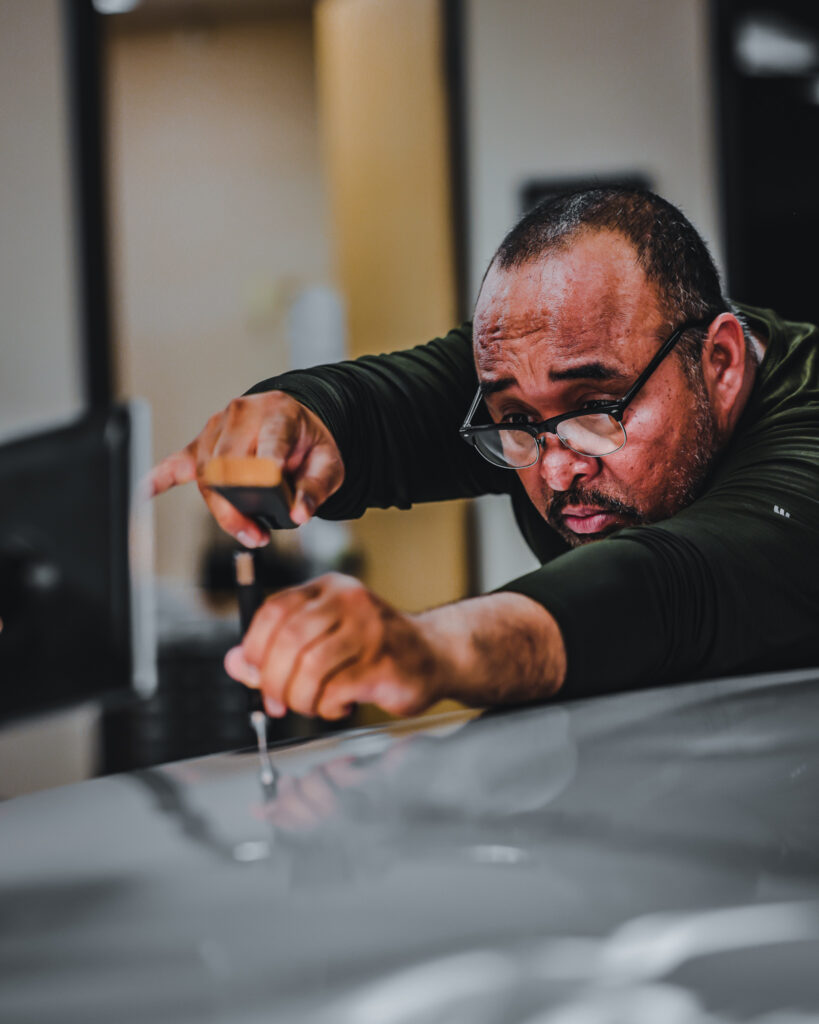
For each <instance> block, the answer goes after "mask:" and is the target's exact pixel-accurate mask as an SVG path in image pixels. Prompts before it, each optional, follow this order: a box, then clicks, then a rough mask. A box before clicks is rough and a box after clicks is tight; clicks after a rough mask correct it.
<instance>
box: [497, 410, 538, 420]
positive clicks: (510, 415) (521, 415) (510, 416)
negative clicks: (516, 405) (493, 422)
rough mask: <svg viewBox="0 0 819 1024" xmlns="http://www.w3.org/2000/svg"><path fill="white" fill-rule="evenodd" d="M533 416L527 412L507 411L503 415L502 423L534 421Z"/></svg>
mask: <svg viewBox="0 0 819 1024" xmlns="http://www.w3.org/2000/svg"><path fill="white" fill-rule="evenodd" d="M532 422H533V420H532V417H531V416H527V415H526V413H525V412H507V413H504V414H503V416H502V417H501V423H532Z"/></svg>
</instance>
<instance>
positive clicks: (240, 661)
mask: <svg viewBox="0 0 819 1024" xmlns="http://www.w3.org/2000/svg"><path fill="white" fill-rule="evenodd" d="M223 664H224V666H225V672H227V674H228V675H229V676H230V678H231V679H235V680H236V682H237V683H244V685H245V686H248V687H250V689H251V690H258V689H259V670H258V668H257V667H256V666H255V665H251V664H250V662H249V661H247V660H246V659H245V652H244V651H243V650H242V648H241V646H237V647H231V649H230V650H229V651H228V652H227V654H226V655H225V658H224V662H223Z"/></svg>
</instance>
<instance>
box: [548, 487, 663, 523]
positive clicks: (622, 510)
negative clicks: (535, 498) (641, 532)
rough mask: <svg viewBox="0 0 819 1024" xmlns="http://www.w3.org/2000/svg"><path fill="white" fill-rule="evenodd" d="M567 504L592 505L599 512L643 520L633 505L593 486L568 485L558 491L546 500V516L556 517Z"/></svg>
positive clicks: (640, 521) (634, 520)
mask: <svg viewBox="0 0 819 1024" xmlns="http://www.w3.org/2000/svg"><path fill="white" fill-rule="evenodd" d="M567 505H593V506H594V507H595V508H599V509H600V510H601V512H611V513H613V514H616V515H619V516H621V517H622V518H624V519H631V520H632V521H633V522H635V523H642V522H643V514H642V513H641V512H640V510H639V509H638V508H637V507H636V506H634V505H629V504H627V503H626V502H625V501H620V499H619V498H612V497H610V496H609V495H608V494H603V492H602V491H596V490H594V489H593V488H585V487H570V488H569V490H568V491H559V492H558V493H557V494H555V495H554V497H553V498H552V499H551V500H550V501H549V502H547V505H546V518H547V519H558V517H559V516H561V515H562V513H563V509H564V508H565V507H566V506H567Z"/></svg>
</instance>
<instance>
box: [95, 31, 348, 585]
mask: <svg viewBox="0 0 819 1024" xmlns="http://www.w3.org/2000/svg"><path fill="white" fill-rule="evenodd" d="M108 53H109V98H110V102H109V125H110V149H111V170H112V200H113V213H114V216H113V231H112V235H113V239H114V265H115V291H116V311H117V314H116V322H117V335H118V355H119V360H118V362H119V383H120V390H121V391H122V392H123V393H125V394H138V395H142V396H144V397H146V398H148V399H149V400H150V402H151V405H152V407H153V414H154V447H155V452H156V454H157V456H159V455H164V454H166V453H167V452H169V451H172V450H174V449H176V448H178V447H180V446H181V445H182V444H184V443H185V442H187V441H188V440H190V439H191V438H192V437H193V436H194V435H195V434H196V433H197V432H198V431H199V429H200V428H201V427H202V426H203V424H204V421H205V419H206V418H207V416H208V415H210V413H212V412H214V411H215V410H217V409H219V408H221V407H222V406H224V405H225V404H226V403H227V402H228V401H229V400H230V399H231V398H232V397H234V396H235V395H237V394H240V393H241V392H243V391H244V390H246V389H247V388H248V387H249V386H250V385H251V384H253V383H255V382H256V381H257V380H259V379H261V378H263V377H267V376H271V375H272V374H274V373H277V372H280V371H282V370H284V369H287V368H288V363H289V352H288V348H287V336H286V315H287V311H288V308H289V305H290V302H291V300H292V298H293V296H294V295H295V294H296V293H297V292H298V291H299V289H300V288H303V287H305V286H307V285H309V284H313V283H316V282H320V281H323V280H325V279H326V278H327V276H328V274H329V255H328V252H329V243H328V240H327V233H326V230H325V204H324V195H323V191H322V178H321V167H320V158H319V151H318V131H317V124H316V100H315V93H314V84H313V83H314V62H313V49H312V25H311V20H310V16H309V13H306V14H305V15H303V16H298V15H289V16H275V17H270V18H267V19H254V20H252V21H247V22H240V21H228V22H218V21H217V22H214V23H212V24H210V26H209V27H207V28H201V27H199V28H191V29H180V28H172V27H171V28H164V29H145V30H139V31H133V30H131V31H129V30H128V29H127V26H126V25H125V19H123V20H122V21H118V22H117V23H116V25H115V27H114V28H113V30H112V32H111V35H110V40H109V46H108ZM156 516H157V565H158V571H159V572H160V574H161V575H164V576H169V577H175V578H176V579H179V580H182V581H186V582H192V581H193V580H194V579H195V576H196V569H197V559H198V555H199V552H200V549H201V546H202V543H203V540H204V539H205V538H206V537H207V536H208V535H209V534H210V532H211V531H212V526H211V524H210V520H209V517H208V515H207V513H206V511H205V508H204V505H203V504H202V502H201V500H200V499H199V497H198V495H197V494H196V492H195V491H194V490H193V489H192V488H180V489H178V490H177V491H175V492H172V493H170V494H168V495H165V496H163V497H162V498H160V499H159V500H158V501H157V506H156Z"/></svg>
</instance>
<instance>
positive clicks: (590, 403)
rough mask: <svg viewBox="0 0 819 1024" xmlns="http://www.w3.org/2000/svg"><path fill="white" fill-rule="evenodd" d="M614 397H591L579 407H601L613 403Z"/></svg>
mask: <svg viewBox="0 0 819 1024" xmlns="http://www.w3.org/2000/svg"><path fill="white" fill-rule="evenodd" d="M613 401H614V399H613V398H589V399H587V400H586V401H585V402H583V403H581V404H580V405H579V406H578V409H600V408H601V407H602V406H604V405H611V403H612V402H613Z"/></svg>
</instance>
